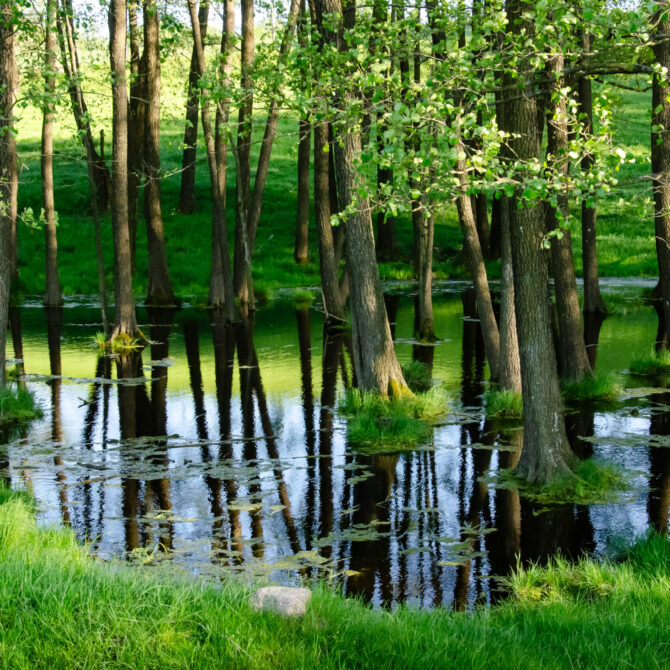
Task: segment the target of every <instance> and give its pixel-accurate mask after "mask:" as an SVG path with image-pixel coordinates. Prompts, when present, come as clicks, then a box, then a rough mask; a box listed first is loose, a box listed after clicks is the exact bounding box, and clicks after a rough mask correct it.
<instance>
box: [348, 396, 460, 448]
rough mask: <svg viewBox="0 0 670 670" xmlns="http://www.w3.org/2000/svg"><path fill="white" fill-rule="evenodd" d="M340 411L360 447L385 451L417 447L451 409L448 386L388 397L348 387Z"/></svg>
mask: <svg viewBox="0 0 670 670" xmlns="http://www.w3.org/2000/svg"><path fill="white" fill-rule="evenodd" d="M340 411H341V412H342V414H344V415H345V416H346V417H347V419H348V420H347V440H348V441H349V443H350V444H352V445H354V446H356V447H357V448H360V449H363V450H368V451H375V452H384V451H399V450H401V449H413V448H415V447H417V446H418V445H420V444H421V443H423V442H425V441H427V440H428V438H429V437H430V435H431V433H432V429H431V424H434V423H435V422H436V421H438V420H439V419H440V418H441V417H443V416H444V415H445V414H446V413H447V411H448V398H447V394H446V392H445V391H444V389H443V388H442V387H440V386H434V387H433V388H431V389H430V390H429V391H427V392H426V393H421V394H417V395H407V396H404V397H403V398H399V399H388V398H385V397H383V396H381V395H379V394H377V393H373V392H370V391H359V390H358V389H351V390H349V391H347V393H346V395H345V396H344V399H343V402H342V403H341V405H340Z"/></svg>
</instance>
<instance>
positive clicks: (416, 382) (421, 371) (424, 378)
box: [402, 361, 433, 393]
mask: <svg viewBox="0 0 670 670" xmlns="http://www.w3.org/2000/svg"><path fill="white" fill-rule="evenodd" d="M402 374H403V377H404V378H405V381H406V382H407V386H409V388H410V389H411V390H412V391H414V392H415V393H425V392H426V391H428V390H429V389H430V388H431V387H432V386H433V380H432V378H431V376H430V368H429V367H428V366H427V365H426V364H425V363H422V362H421V361H410V362H409V363H405V365H403V366H402Z"/></svg>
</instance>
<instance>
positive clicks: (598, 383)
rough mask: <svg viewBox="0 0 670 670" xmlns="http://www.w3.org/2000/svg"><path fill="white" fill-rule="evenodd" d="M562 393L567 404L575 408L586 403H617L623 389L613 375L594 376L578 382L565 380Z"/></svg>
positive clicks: (562, 384)
mask: <svg viewBox="0 0 670 670" xmlns="http://www.w3.org/2000/svg"><path fill="white" fill-rule="evenodd" d="M561 391H562V393H563V399H564V400H565V402H566V403H567V404H568V405H573V406H574V405H579V404H581V403H584V402H602V403H611V402H615V401H616V400H618V398H619V396H620V395H621V391H622V388H621V384H620V383H619V381H618V380H617V378H616V377H615V376H614V375H613V374H607V375H600V374H594V375H588V376H586V377H584V379H582V380H581V381H578V382H574V381H568V380H563V382H562V383H561Z"/></svg>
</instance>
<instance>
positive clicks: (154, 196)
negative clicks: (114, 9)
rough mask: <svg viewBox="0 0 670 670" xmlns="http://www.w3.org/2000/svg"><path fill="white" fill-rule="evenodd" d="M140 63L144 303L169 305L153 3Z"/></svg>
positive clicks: (148, 6)
mask: <svg viewBox="0 0 670 670" xmlns="http://www.w3.org/2000/svg"><path fill="white" fill-rule="evenodd" d="M143 13H144V60H145V62H146V71H147V77H146V86H145V91H146V96H147V97H146V116H145V123H146V125H145V132H144V137H145V141H144V145H145V146H144V174H145V186H144V218H145V220H146V226H147V249H148V256H149V258H148V262H149V272H148V288H147V298H146V303H147V304H149V305H173V304H174V302H175V298H174V292H173V291H172V284H171V283H170V274H169V272H168V264H167V251H166V249H165V231H164V228H163V213H162V211H161V154H160V148H161V147H160V123H161V108H160V95H161V67H160V58H159V54H158V41H159V32H158V31H159V23H158V9H157V7H156V0H144V2H143Z"/></svg>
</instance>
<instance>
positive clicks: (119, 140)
mask: <svg viewBox="0 0 670 670" xmlns="http://www.w3.org/2000/svg"><path fill="white" fill-rule="evenodd" d="M109 35H110V42H109V55H110V64H111V70H112V135H113V140H112V146H113V160H112V162H113V165H114V169H113V172H112V186H113V191H112V192H113V199H112V227H113V230H114V261H115V286H114V288H115V290H114V297H115V303H116V327H115V330H114V335H129V336H131V337H134V336H135V335H136V334H137V333H138V328H137V320H136V316H135V298H134V296H133V278H132V263H131V252H130V227H129V222H128V177H127V175H128V94H127V92H126V0H111V2H110V5H109Z"/></svg>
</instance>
